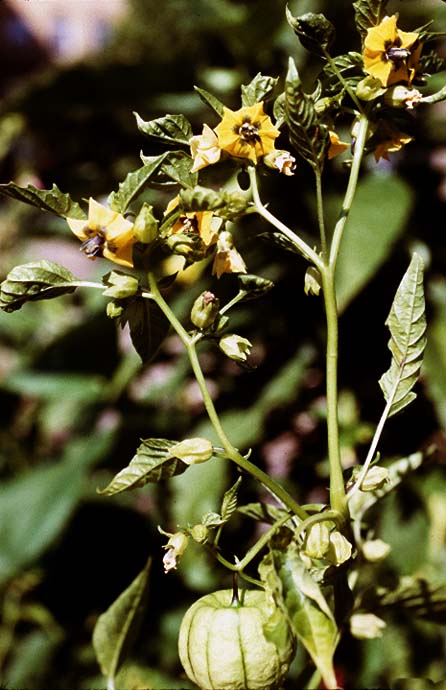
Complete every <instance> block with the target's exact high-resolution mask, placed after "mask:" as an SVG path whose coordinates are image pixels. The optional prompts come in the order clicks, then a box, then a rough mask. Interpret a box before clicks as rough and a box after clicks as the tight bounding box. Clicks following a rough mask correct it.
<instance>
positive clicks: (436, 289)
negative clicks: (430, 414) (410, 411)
mask: <svg viewBox="0 0 446 690" xmlns="http://www.w3.org/2000/svg"><path fill="white" fill-rule="evenodd" d="M429 297H430V300H429V306H430V309H431V311H430V318H429V326H428V337H427V345H426V351H425V355H424V362H423V378H424V384H425V385H426V387H427V391H428V394H429V398H430V400H431V401H432V402H433V403H434V405H435V410H436V413H437V418H438V422H439V424H440V427H441V428H442V429H446V405H445V400H444V399H445V391H446V348H445V346H444V334H445V320H444V319H445V314H444V305H445V304H446V280H445V279H444V278H438V279H437V280H435V281H432V282H431V284H430V293H429Z"/></svg>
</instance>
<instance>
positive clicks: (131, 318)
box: [120, 297, 170, 364]
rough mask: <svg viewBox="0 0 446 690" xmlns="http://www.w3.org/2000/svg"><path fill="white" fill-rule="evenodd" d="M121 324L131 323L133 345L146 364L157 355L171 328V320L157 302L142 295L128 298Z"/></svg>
mask: <svg viewBox="0 0 446 690" xmlns="http://www.w3.org/2000/svg"><path fill="white" fill-rule="evenodd" d="M120 323H121V326H122V327H124V326H125V324H126V323H128V324H129V328H130V337H131V339H132V343H133V347H134V348H135V350H136V351H137V353H138V354H139V356H140V357H141V359H142V361H143V362H144V364H147V363H148V362H150V360H151V359H153V357H155V355H156V353H157V352H158V350H159V348H160V346H161V344H162V343H163V341H164V339H165V337H166V336H167V334H168V332H169V329H170V322H169V320H168V319H167V317H166V316H165V315H164V314H163V312H162V311H161V309H160V308H159V307H158V305H157V304H155V302H152V301H149V300H147V299H144V298H142V297H135V298H131V299H128V300H126V302H125V304H124V311H123V313H122V315H121V317H120Z"/></svg>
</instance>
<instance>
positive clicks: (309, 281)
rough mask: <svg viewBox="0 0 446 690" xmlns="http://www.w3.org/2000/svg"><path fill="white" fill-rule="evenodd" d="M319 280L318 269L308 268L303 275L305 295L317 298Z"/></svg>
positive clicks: (319, 286)
mask: <svg viewBox="0 0 446 690" xmlns="http://www.w3.org/2000/svg"><path fill="white" fill-rule="evenodd" d="M321 280H322V279H321V274H320V273H319V271H318V269H317V268H316V267H315V266H309V267H308V268H307V271H306V273H305V283H304V290H305V294H306V295H314V296H315V297H317V296H318V295H319V293H320V291H321Z"/></svg>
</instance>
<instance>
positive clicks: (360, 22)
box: [353, 0, 389, 38]
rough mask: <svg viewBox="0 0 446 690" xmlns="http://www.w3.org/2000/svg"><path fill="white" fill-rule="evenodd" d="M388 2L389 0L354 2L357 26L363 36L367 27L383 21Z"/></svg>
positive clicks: (360, 0)
mask: <svg viewBox="0 0 446 690" xmlns="http://www.w3.org/2000/svg"><path fill="white" fill-rule="evenodd" d="M388 2H389V0H356V2H354V3H353V9H354V10H355V24H356V28H357V30H358V32H359V33H360V35H361V36H362V37H363V38H364V36H365V35H366V33H367V29H370V27H371V26H376V25H377V24H379V23H380V22H381V21H382V19H383V18H384V15H385V14H386V7H387V5H388Z"/></svg>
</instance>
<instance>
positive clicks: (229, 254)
mask: <svg viewBox="0 0 446 690" xmlns="http://www.w3.org/2000/svg"><path fill="white" fill-rule="evenodd" d="M223 273H246V265H245V262H244V261H243V259H242V257H241V255H240V254H239V253H238V251H237V249H236V248H235V247H234V240H233V239H232V235H231V233H230V232H227V231H225V230H224V231H223V232H221V233H220V236H219V238H218V243H217V253H216V254H215V257H214V263H213V266H212V275H216V276H217V278H220V277H221V276H222V275H223Z"/></svg>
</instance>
